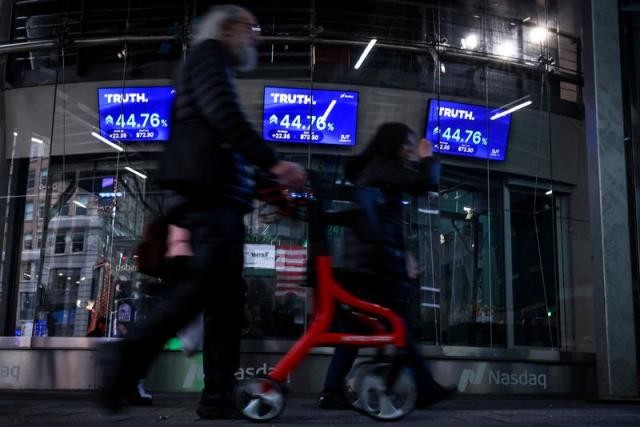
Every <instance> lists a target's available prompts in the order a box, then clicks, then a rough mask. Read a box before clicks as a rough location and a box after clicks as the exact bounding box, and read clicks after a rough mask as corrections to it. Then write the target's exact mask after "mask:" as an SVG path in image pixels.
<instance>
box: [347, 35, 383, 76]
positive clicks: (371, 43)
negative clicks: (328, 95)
mask: <svg viewBox="0 0 640 427" xmlns="http://www.w3.org/2000/svg"><path fill="white" fill-rule="evenodd" d="M377 41H378V40H377V39H371V41H369V44H368V45H367V47H365V48H364V51H363V52H362V55H360V59H358V62H356V65H355V66H354V67H353V68H355V69H356V70H357V69H358V68H360V66H361V65H362V63H363V62H364V60H365V58H366V57H367V55H369V52H371V49H373V45H374V44H376V43H377Z"/></svg>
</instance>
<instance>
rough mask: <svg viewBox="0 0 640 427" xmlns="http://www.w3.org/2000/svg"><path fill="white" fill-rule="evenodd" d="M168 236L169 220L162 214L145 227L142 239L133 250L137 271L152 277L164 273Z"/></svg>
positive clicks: (161, 275) (160, 275)
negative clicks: (136, 261)
mask: <svg viewBox="0 0 640 427" xmlns="http://www.w3.org/2000/svg"><path fill="white" fill-rule="evenodd" d="M168 236H169V221H168V219H167V218H166V217H164V216H160V217H158V218H156V219H155V220H153V221H152V222H150V223H149V224H148V225H147V226H146V227H145V229H144V232H143V233H142V240H141V241H140V243H138V246H136V248H135V250H134V256H135V257H137V260H138V271H140V272H141V273H144V274H147V275H149V276H154V277H163V276H164V275H165V271H164V269H165V265H166V262H165V254H166V252H167V237H168Z"/></svg>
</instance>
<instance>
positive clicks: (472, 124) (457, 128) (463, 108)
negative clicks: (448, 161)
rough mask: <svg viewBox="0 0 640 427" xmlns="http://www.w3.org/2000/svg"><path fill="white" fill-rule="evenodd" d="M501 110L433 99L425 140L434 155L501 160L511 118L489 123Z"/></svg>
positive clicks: (498, 119)
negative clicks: (431, 146)
mask: <svg viewBox="0 0 640 427" xmlns="http://www.w3.org/2000/svg"><path fill="white" fill-rule="evenodd" d="M502 111H503V110H500V109H494V108H490V107H483V106H480V105H472V104H462V103H459V102H450V101H442V100H437V99H432V100H431V101H430V102H429V116H428V118H427V132H426V138H427V139H428V140H430V141H431V142H433V148H434V151H436V152H440V153H443V154H452V155H456V156H465V157H474V158H479V159H488V160H504V159H505V155H506V151H507V142H508V139H509V126H510V125H511V115H510V114H507V115H505V116H503V117H499V118H496V119H494V120H491V117H492V116H494V115H495V114H497V113H500V112H502Z"/></svg>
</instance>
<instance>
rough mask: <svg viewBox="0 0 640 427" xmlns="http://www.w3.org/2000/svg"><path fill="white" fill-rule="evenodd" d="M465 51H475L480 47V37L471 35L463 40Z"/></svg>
mask: <svg viewBox="0 0 640 427" xmlns="http://www.w3.org/2000/svg"><path fill="white" fill-rule="evenodd" d="M461 44H462V48H463V49H472V50H473V49H475V48H476V47H477V46H478V36H476V35H475V34H469V35H468V36H467V37H465V38H463V39H462V40H461Z"/></svg>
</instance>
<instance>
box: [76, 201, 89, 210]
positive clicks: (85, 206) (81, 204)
mask: <svg viewBox="0 0 640 427" xmlns="http://www.w3.org/2000/svg"><path fill="white" fill-rule="evenodd" d="M73 203H75V204H76V205H78V206H80V207H81V208H85V209H87V205H85V204H84V203H80V202H79V201H77V200H74V201H73Z"/></svg>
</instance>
